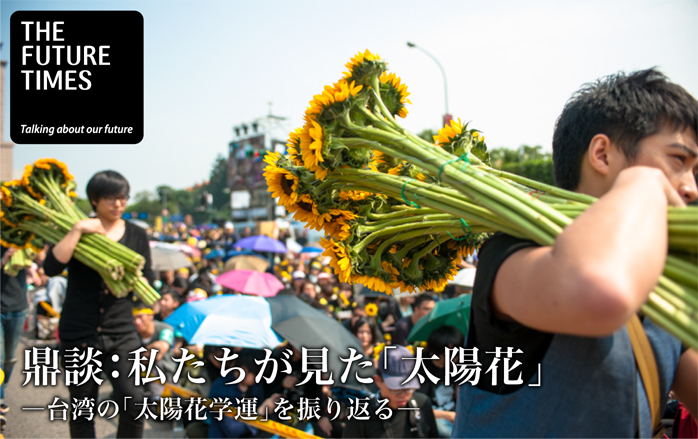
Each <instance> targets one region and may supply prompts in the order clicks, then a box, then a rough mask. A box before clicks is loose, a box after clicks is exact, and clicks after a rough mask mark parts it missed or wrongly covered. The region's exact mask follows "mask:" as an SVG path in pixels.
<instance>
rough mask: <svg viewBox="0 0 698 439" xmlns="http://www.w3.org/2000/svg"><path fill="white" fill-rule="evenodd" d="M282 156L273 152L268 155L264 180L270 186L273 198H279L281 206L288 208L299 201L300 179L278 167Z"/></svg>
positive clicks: (269, 189) (265, 159) (265, 158)
mask: <svg viewBox="0 0 698 439" xmlns="http://www.w3.org/2000/svg"><path fill="white" fill-rule="evenodd" d="M280 158H281V154H280V153H278V152H272V153H268V154H266V156H265V157H264V161H265V162H266V163H267V166H266V168H264V178H265V179H266V180H267V185H268V186H269V187H268V189H267V191H268V192H271V196H272V198H277V197H278V198H279V202H278V204H279V206H284V207H288V206H291V205H293V204H295V203H296V201H298V193H297V190H298V177H296V176H295V175H293V174H292V173H291V171H289V170H287V169H284V168H282V167H280V166H278V165H277V163H278V161H279V159H280Z"/></svg>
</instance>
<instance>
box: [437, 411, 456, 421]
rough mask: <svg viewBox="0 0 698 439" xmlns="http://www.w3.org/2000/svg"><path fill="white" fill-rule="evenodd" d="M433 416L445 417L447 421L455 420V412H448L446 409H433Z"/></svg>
mask: <svg viewBox="0 0 698 439" xmlns="http://www.w3.org/2000/svg"><path fill="white" fill-rule="evenodd" d="M434 418H436V419H446V420H447V421H449V422H456V412H449V411H446V410H437V409H435V410H434Z"/></svg>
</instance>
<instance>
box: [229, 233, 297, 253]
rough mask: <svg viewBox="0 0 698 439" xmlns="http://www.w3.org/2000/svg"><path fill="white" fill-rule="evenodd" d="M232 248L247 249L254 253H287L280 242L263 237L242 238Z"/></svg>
mask: <svg viewBox="0 0 698 439" xmlns="http://www.w3.org/2000/svg"><path fill="white" fill-rule="evenodd" d="M234 247H240V248H249V249H252V250H254V251H256V252H272V253H286V252H287V251H288V250H287V249H286V246H285V245H283V244H282V243H281V241H279V240H276V239H273V238H270V237H268V236H264V235H255V236H250V237H248V238H243V239H241V240H239V241H238V242H236V243H235V245H234Z"/></svg>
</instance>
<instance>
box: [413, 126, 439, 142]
mask: <svg viewBox="0 0 698 439" xmlns="http://www.w3.org/2000/svg"><path fill="white" fill-rule="evenodd" d="M437 134H438V133H437V132H436V131H434V130H432V129H429V128H427V129H426V130H422V131H421V132H420V133H419V134H417V136H419V137H421V138H422V139H424V140H426V141H427V142H429V143H433V142H434V136H435V135H437Z"/></svg>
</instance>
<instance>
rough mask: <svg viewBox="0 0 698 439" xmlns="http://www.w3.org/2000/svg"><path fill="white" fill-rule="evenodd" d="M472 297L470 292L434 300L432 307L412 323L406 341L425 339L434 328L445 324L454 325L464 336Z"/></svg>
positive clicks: (466, 332)
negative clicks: (451, 297)
mask: <svg viewBox="0 0 698 439" xmlns="http://www.w3.org/2000/svg"><path fill="white" fill-rule="evenodd" d="M472 298H473V295H472V294H466V295H463V296H458V297H454V298H453V299H446V300H441V301H439V302H436V305H434V309H432V310H431V312H430V313H429V314H427V315H426V316H424V317H422V318H421V319H419V321H418V322H417V323H416V324H415V325H414V327H413V328H412V331H410V335H409V336H408V337H407V341H425V340H426V339H428V338H429V335H431V333H432V332H433V331H434V330H435V329H436V328H440V327H441V326H445V325H451V326H455V327H456V328H458V329H460V331H461V332H462V333H463V336H466V335H467V334H468V321H469V318H470V301H471V300H472Z"/></svg>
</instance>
